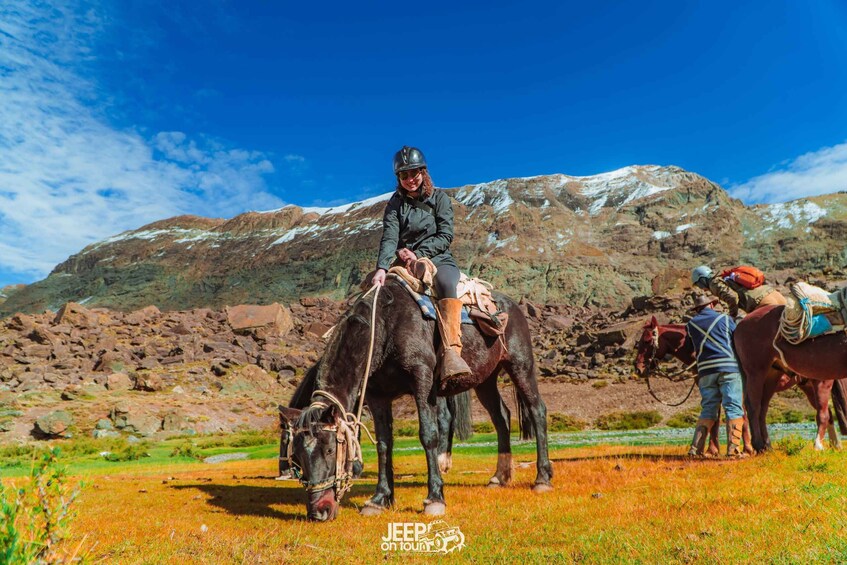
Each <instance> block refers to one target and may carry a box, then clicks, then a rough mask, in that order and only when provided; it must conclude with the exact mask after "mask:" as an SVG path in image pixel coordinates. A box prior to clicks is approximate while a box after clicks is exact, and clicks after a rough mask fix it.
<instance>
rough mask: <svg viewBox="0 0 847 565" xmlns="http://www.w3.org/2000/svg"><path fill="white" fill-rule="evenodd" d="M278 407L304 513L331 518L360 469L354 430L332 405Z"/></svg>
mask: <svg viewBox="0 0 847 565" xmlns="http://www.w3.org/2000/svg"><path fill="white" fill-rule="evenodd" d="M279 410H280V421H281V423H282V428H283V441H282V443H283V447H284V449H285V451H286V455H285V457H286V459H287V463H288V465H289V468H290V469H291V470H292V471H293V472H294V474H295V476H297V477H298V478H299V479H300V482H301V483H302V484H303V486H304V487H305V488H306V493H307V494H308V499H307V500H306V513H307V516H308V517H309V519H310V520H317V521H320V522H324V521H327V520H333V519H334V518H335V516H336V515H337V514H338V503H339V502H340V501H341V498H342V497H343V496H344V494H345V493H346V492H347V490H349V488H350V483H351V480H352V478H353V476H354V475H356V471H357V470H358V471H359V472H361V454H360V452H359V450H358V441H357V439H356V434H355V431H354V430H353V429H352V427H351V426H350V425H349V424H348V423H347V421H346V420H345V419H343V418H342V417H341V416H340V415H339V410H338V409H337V408H336V407H335V406H334V405H330V406H324V405H321V404H315V403H313V404H312V405H311V406H310V407H309V408H307V409H305V410H302V411H301V410H297V409H295V408H282V407H280V409H279Z"/></svg>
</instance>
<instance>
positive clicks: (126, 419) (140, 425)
mask: <svg viewBox="0 0 847 565" xmlns="http://www.w3.org/2000/svg"><path fill="white" fill-rule="evenodd" d="M110 417H111V419H112V422H114V424H115V427H116V428H117V429H119V430H121V431H123V432H127V433H132V434H138V435H141V436H149V435H153V434H154V433H156V432H158V431H159V430H160V429H162V420H161V418H158V417H157V416H154V415H152V414H146V413H144V412H141V411H139V409H137V408H136V407H133V406H130V405H129V404H128V403H125V402H122V403H119V404H117V405H115V407H114V408H112V412H111V414H110Z"/></svg>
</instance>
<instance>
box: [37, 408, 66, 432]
mask: <svg viewBox="0 0 847 565" xmlns="http://www.w3.org/2000/svg"><path fill="white" fill-rule="evenodd" d="M71 425H73V417H71V415H70V414H69V413H68V412H65V411H64V410H56V411H55V412H50V413H49V414H45V415H44V416H41V417H40V418H38V419H37V420H36V421H35V428H36V430H37V431H38V432H40V433H41V434H43V435H45V436H48V437H62V436H66V435H67V431H68V428H69V427H70V426H71Z"/></svg>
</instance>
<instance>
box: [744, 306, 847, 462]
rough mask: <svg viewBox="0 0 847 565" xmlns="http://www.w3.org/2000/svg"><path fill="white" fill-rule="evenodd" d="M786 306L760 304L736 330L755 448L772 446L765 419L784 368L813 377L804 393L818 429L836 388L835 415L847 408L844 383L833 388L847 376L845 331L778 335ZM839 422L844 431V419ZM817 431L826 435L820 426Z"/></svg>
mask: <svg viewBox="0 0 847 565" xmlns="http://www.w3.org/2000/svg"><path fill="white" fill-rule="evenodd" d="M782 310H783V307H782V306H766V307H763V308H759V309H757V310H755V311H754V312H752V313H751V314H748V315H747V316H745V317H744V319H743V320H741V321H740V322H739V323H738V326H737V328H736V329H735V336H734V342H735V350H736V354H737V355H738V360H739V361H740V362H741V369H742V371H743V372H744V376H745V377H746V382H745V384H744V395H745V399H746V404H747V411H748V415H749V418H750V431H751V434H752V436H753V448H754V449H755V450H756V451H763V450H765V449H769V448H770V438H769V436H768V427H767V423H766V422H765V418H766V417H767V413H768V404H769V403H770V401H771V398H773V395H774V394H775V393H776V392H777V391H778V390H780V389H779V388H778V385H779V382H780V377H781V376H782V375H784V374H785V372H786V371H790V372H791V373H794V374H796V375H802V376H803V377H805V378H806V379H809V381H808V382H809V383H810V384H809V386H810V387H811V389H812V393H811V394H810V393H809V392H806V390H805V389H804V392H806V396H808V397H809V401H810V402H811V403H812V406H814V407H815V408H816V409H817V411H818V413H817V420H818V426H819V430H820V426H821V425H822V424H821V421H822V420H828V418H829V410H828V408H827V407H828V405H829V399H830V395H831V393H832V391H834V392H835V394H834V395H833V400H834V401H835V402H836V403H838V406H837V408H838V409H837V410H836V414H838V415H839V417H840V415H841V413H842V412H843V411H844V403H845V399H844V395H843V394H842V391H841V387H840V386H836V387H833V379H842V378H844V377H847V335H845V333H844V332H839V333H837V334H831V335H823V336H819V337H816V338H814V339H811V340H808V341H805V342H803V343H801V344H799V345H791V344H789V343H788V342H786V341H785V340H784V339H782V338H781V337H779V319H780V317H781V316H782ZM839 425H840V426H841V429H842V432H843V431H844V424H843V423H842V422H839ZM818 436H819V437H821V436H822V433H821V432H820V431H819V432H818Z"/></svg>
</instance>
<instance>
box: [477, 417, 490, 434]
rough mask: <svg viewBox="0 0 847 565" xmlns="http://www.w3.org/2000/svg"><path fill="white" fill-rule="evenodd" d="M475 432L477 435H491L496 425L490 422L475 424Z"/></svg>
mask: <svg viewBox="0 0 847 565" xmlns="http://www.w3.org/2000/svg"><path fill="white" fill-rule="evenodd" d="M473 431H474V433H475V434H490V433H492V432H493V431H494V424H492V423H491V422H489V421H488V420H486V421H484V422H474V424H473Z"/></svg>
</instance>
